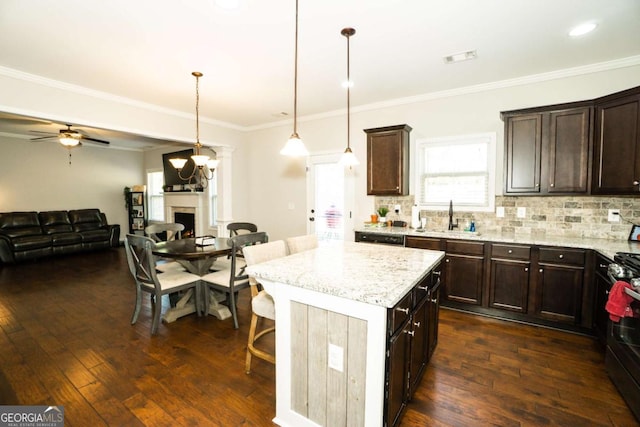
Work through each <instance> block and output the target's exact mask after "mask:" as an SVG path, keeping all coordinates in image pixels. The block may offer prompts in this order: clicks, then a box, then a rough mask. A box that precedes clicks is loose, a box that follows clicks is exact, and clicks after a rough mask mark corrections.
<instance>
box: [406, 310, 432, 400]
mask: <svg viewBox="0 0 640 427" xmlns="http://www.w3.org/2000/svg"><path fill="white" fill-rule="evenodd" d="M428 308H429V301H428V300H427V299H426V298H425V299H423V300H422V302H421V303H420V304H419V305H418V307H417V308H416V309H415V311H414V313H413V316H411V332H412V333H413V335H411V339H410V341H411V362H410V364H409V397H410V396H412V395H413V392H414V390H415V389H416V388H417V387H418V384H419V383H420V379H422V375H423V374H424V370H425V367H426V366H427V361H428V359H429V352H428V350H429V349H428V343H427V338H428V332H429V330H428V325H429V323H428V322H429V318H428V316H427V315H428Z"/></svg>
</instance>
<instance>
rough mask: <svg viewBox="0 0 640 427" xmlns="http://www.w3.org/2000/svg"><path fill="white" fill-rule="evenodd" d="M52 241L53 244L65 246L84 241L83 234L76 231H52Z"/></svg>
mask: <svg viewBox="0 0 640 427" xmlns="http://www.w3.org/2000/svg"><path fill="white" fill-rule="evenodd" d="M50 236H51V242H52V243H53V246H64V245H73V244H78V243H82V235H81V234H80V233H76V232H73V231H72V232H69V233H52V234H51V235H50Z"/></svg>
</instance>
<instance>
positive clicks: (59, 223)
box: [38, 211, 73, 234]
mask: <svg viewBox="0 0 640 427" xmlns="http://www.w3.org/2000/svg"><path fill="white" fill-rule="evenodd" d="M38 218H39V219H40V226H41V227H42V231H44V233H45V234H55V233H70V232H72V231H73V227H71V220H70V219H69V215H68V214H67V211H47V212H39V213H38Z"/></svg>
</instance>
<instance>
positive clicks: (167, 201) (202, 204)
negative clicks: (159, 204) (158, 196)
mask: <svg viewBox="0 0 640 427" xmlns="http://www.w3.org/2000/svg"><path fill="white" fill-rule="evenodd" d="M164 209H165V215H164V217H165V218H166V220H167V221H174V222H178V223H180V224H183V225H184V228H185V229H184V231H183V232H182V236H183V237H199V236H205V235H207V234H212V233H211V231H210V230H209V219H208V218H209V216H208V214H209V209H208V206H207V196H206V193H180V192H173V193H164Z"/></svg>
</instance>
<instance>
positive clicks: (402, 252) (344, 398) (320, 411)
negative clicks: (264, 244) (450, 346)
mask: <svg viewBox="0 0 640 427" xmlns="http://www.w3.org/2000/svg"><path fill="white" fill-rule="evenodd" d="M443 257H444V252H440V251H430V250H420V249H412V248H404V247H385V246H377V245H368V244H363V243H353V242H339V243H332V244H326V245H321V246H320V247H319V248H317V249H313V250H310V251H305V252H301V253H297V254H293V255H290V256H287V257H284V258H280V259H276V260H272V261H269V262H265V263H262V264H257V265H254V266H251V267H249V268H248V269H247V271H248V273H249V274H250V275H252V276H255V277H256V278H257V279H258V281H259V282H260V283H262V284H263V286H264V287H265V290H266V291H267V292H269V294H271V295H272V297H273V298H274V301H275V305H276V325H277V327H276V354H277V357H276V417H275V418H274V420H273V421H274V422H275V423H276V424H278V425H280V426H296V427H297V426H318V425H326V426H330V425H348V426H358V425H361V426H376V425H379V426H382V425H391V424H393V423H395V421H397V418H396V415H400V414H401V409H402V407H403V406H404V403H405V402H406V400H407V399H408V397H409V385H408V379H405V378H402V377H403V376H404V377H407V376H408V375H400V376H398V375H395V374H396V373H397V372H398V371H402V370H408V369H410V368H409V366H414V365H415V366H417V368H415V371H416V372H414V375H415V374H416V373H417V372H423V369H424V366H425V365H426V361H425V360H428V356H427V355H426V354H423V355H420V357H421V361H423V363H422V365H420V363H414V362H415V360H411V361H409V360H401V361H395V362H394V360H393V359H394V355H401V356H406V357H410V356H411V350H410V348H413V347H411V346H410V341H409V340H408V338H407V337H409V336H411V337H413V338H414V339H415V337H416V336H422V335H423V334H426V332H424V333H423V332H421V331H415V330H413V329H412V328H413V327H414V326H413V325H414V323H418V327H420V325H422V327H424V328H425V331H426V325H424V324H422V323H421V321H416V322H411V320H412V319H413V316H414V315H417V313H418V312H419V313H422V312H423V311H424V312H426V308H425V307H426V306H427V305H428V304H427V302H428V301H431V300H436V301H437V298H431V297H430V296H429V289H431V287H433V284H434V283H438V284H439V280H437V281H436V280H434V281H432V276H434V277H436V276H437V275H436V274H432V272H433V271H434V269H438V268H439V264H440V261H441V260H442V258H443ZM435 273H437V274H439V270H437V271H436V272H435ZM436 278H437V277H436ZM436 287H437V286H436ZM436 304H437V303H436ZM435 314H436V320H437V305H436V307H435ZM435 333H436V334H437V328H436V329H435ZM398 337H400V339H397V338H398ZM432 339H433V338H432ZM425 341H426V338H425ZM399 343H406V344H405V345H404V346H400V345H399ZM418 344H421V343H418ZM391 347H393V348H391ZM416 348H422V347H421V345H416ZM426 352H427V350H424V353H426ZM429 354H430V353H429ZM390 365H391V366H390ZM395 377H400V378H399V379H400V382H401V384H400V385H396V383H395V380H394V378H395ZM405 390H406V393H405Z"/></svg>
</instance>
